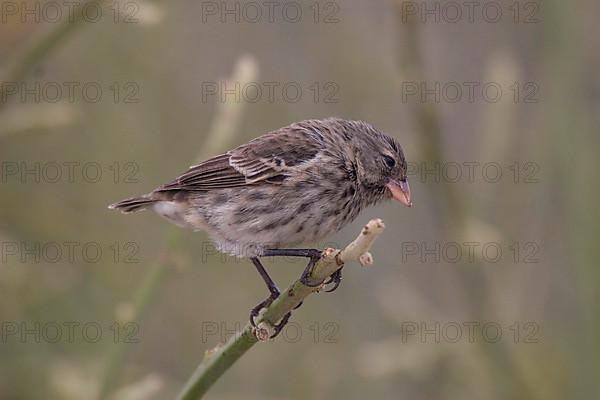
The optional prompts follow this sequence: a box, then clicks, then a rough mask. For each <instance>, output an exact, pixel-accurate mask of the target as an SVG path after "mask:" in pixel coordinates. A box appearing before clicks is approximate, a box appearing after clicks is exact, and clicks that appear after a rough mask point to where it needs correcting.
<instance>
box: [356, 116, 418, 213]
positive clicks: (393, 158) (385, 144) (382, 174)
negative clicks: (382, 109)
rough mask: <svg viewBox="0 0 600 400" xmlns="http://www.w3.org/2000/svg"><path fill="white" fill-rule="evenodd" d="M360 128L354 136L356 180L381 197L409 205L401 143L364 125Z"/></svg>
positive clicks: (405, 167)
mask: <svg viewBox="0 0 600 400" xmlns="http://www.w3.org/2000/svg"><path fill="white" fill-rule="evenodd" d="M361 128H362V129H360V132H361V133H360V134H355V135H354V137H353V139H354V142H355V153H356V161H357V164H358V165H357V167H358V168H357V174H358V181H359V182H360V183H361V184H362V185H363V186H364V187H365V189H367V190H368V191H372V192H373V193H377V194H379V195H381V196H383V198H393V199H394V200H397V201H399V202H400V203H402V204H404V205H405V206H408V207H410V206H412V202H411V197H410V187H409V186H408V181H407V177H406V169H407V166H406V159H405V158H404V152H403V151H402V147H401V146H400V143H398V141H397V140H396V139H394V138H393V137H391V136H388V135H386V134H385V133H383V132H380V131H379V130H377V129H375V128H374V127H372V126H371V125H369V124H367V123H364V126H363V127H361Z"/></svg>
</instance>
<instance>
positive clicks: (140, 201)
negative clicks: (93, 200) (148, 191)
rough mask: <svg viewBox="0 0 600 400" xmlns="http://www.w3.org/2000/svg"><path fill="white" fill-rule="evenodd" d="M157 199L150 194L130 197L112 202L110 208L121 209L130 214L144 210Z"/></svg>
mask: <svg viewBox="0 0 600 400" xmlns="http://www.w3.org/2000/svg"><path fill="white" fill-rule="evenodd" d="M155 201H156V199H153V198H152V197H150V196H149V195H144V196H140V197H130V198H128V199H125V200H121V201H118V202H116V203H114V204H111V205H110V206H108V208H110V209H113V210H119V211H121V212H122V213H124V214H129V213H133V212H136V211H142V210H144V209H145V208H146V207H148V206H150V205H152V204H153V203H154V202H155Z"/></svg>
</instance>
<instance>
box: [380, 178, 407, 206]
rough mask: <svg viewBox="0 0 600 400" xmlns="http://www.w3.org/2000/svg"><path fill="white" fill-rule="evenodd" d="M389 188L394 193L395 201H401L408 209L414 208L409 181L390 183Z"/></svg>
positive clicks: (391, 181) (392, 181)
mask: <svg viewBox="0 0 600 400" xmlns="http://www.w3.org/2000/svg"><path fill="white" fill-rule="evenodd" d="M385 186H387V188H388V189H389V190H390V192H392V197H393V198H394V200H397V201H399V202H400V203H402V204H404V205H405V206H407V207H412V201H410V186H408V182H407V181H399V182H398V181H394V180H390V181H389V182H388V184H387V185H385Z"/></svg>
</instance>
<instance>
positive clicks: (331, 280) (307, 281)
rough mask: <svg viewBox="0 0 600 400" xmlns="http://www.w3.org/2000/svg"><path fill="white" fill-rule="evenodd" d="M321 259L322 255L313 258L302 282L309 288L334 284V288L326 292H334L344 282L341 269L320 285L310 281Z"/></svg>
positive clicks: (303, 274)
mask: <svg viewBox="0 0 600 400" xmlns="http://www.w3.org/2000/svg"><path fill="white" fill-rule="evenodd" d="M319 258H321V254H320V253H319V255H318V256H317V257H311V259H310V261H309V262H308V265H307V266H306V268H305V269H304V272H302V276H301V277H300V282H301V283H302V284H303V285H304V286H308V287H320V286H327V285H329V284H333V287H332V288H330V289H327V290H325V291H326V292H328V293H331V292H333V291H334V290H336V289H337V288H338V287H339V286H340V283H341V282H342V269H341V268H340V269H338V270H336V271H335V272H334V273H333V274H331V276H330V277H329V278H326V279H325V280H324V281H321V282H319V283H315V282H312V281H311V279H310V275H311V274H312V272H313V269H314V267H315V264H316V263H317V261H318V260H319Z"/></svg>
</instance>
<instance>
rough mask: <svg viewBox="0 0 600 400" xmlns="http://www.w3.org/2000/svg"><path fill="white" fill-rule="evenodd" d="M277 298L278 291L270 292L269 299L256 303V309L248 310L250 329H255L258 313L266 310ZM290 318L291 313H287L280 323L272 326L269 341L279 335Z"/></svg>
mask: <svg viewBox="0 0 600 400" xmlns="http://www.w3.org/2000/svg"><path fill="white" fill-rule="evenodd" d="M278 297H279V290H278V291H277V292H275V291H273V292H271V294H270V295H269V297H267V298H266V299H264V300H263V301H261V302H260V303H258V304H257V305H256V307H254V308H253V309H252V310H250V325H252V327H254V328H257V325H256V318H257V317H258V316H259V314H260V311H261V310H262V309H266V308H268V307H269V306H270V305H271V304H272V303H273V302H274V301H275V299H277V298H278ZM291 316H292V313H291V312H289V313H287V314H285V316H284V317H283V318H282V319H281V321H279V323H277V324H275V325H273V333H272V334H271V336H270V339H273V338H275V337H276V336H277V335H279V333H280V332H281V330H282V329H283V327H284V326H285V325H286V324H287V323H288V321H289V320H290V317H291Z"/></svg>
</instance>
